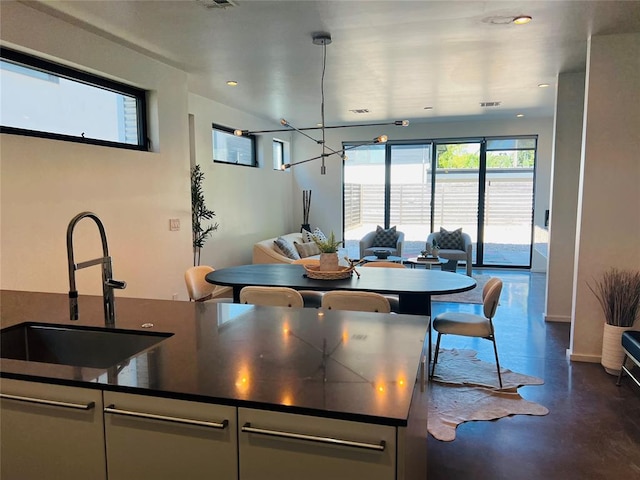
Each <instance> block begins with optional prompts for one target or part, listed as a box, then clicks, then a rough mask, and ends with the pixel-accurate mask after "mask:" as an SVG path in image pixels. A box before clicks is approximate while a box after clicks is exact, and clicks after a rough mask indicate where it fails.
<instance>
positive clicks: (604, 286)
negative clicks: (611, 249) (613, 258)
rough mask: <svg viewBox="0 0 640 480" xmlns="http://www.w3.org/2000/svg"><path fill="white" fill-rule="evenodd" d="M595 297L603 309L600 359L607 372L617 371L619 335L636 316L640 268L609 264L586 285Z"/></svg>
mask: <svg viewBox="0 0 640 480" xmlns="http://www.w3.org/2000/svg"><path fill="white" fill-rule="evenodd" d="M587 286H588V287H589V289H590V290H591V291H592V292H593V294H594V295H595V296H596V298H597V299H598V302H599V303H600V306H601V307H602V311H603V312H604V319H605V324H604V334H603V337H602V359H601V361H600V362H601V363H602V366H603V367H604V369H605V370H606V371H607V373H610V374H613V375H617V374H618V373H619V372H620V367H621V365H622V360H623V358H624V351H623V350H622V345H621V337H622V333H623V332H624V331H625V330H630V329H631V328H632V327H633V324H634V322H635V321H636V319H637V318H638V317H639V316H640V272H632V271H627V270H618V269H616V268H611V269H609V270H608V271H606V272H605V273H603V274H602V276H601V277H600V278H599V279H598V280H596V282H595V284H594V286H591V285H587Z"/></svg>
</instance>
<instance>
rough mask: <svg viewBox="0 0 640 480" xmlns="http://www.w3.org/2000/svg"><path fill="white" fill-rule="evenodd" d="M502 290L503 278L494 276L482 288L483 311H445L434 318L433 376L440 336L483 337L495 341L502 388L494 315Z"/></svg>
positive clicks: (499, 379) (494, 348)
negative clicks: (436, 333) (435, 333)
mask: <svg viewBox="0 0 640 480" xmlns="http://www.w3.org/2000/svg"><path fill="white" fill-rule="evenodd" d="M501 292H502V280H500V279H499V278H496V277H492V278H490V279H489V281H487V283H486V284H485V286H484V288H483V290H482V302H483V313H484V316H482V315H474V314H472V313H464V312H445V313H441V314H440V315H438V316H436V317H435V318H434V319H433V329H434V330H435V331H436V332H438V339H437V340H436V353H435V355H434V358H433V365H432V367H431V375H429V378H433V375H434V372H435V370H436V363H438V350H439V349H440V337H441V336H442V335H462V336H465V337H481V338H486V339H487V340H490V341H491V342H493V351H494V353H495V355H496V368H497V370H498V382H499V383H500V388H502V375H501V374H500V361H499V360H498V347H497V346H496V337H495V332H494V328H493V317H494V316H495V314H496V310H497V309H498V301H499V299H500V293H501Z"/></svg>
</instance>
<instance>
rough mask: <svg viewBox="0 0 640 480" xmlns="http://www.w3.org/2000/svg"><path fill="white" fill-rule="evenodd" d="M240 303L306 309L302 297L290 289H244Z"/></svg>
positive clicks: (241, 291) (241, 292) (252, 287)
mask: <svg viewBox="0 0 640 480" xmlns="http://www.w3.org/2000/svg"><path fill="white" fill-rule="evenodd" d="M240 303H250V304H252V305H266V306H271V307H297V308H303V307H304V300H303V299H302V295H300V293H298V292H297V291H296V290H294V289H293V288H288V287H257V286H249V287H243V288H242V290H240Z"/></svg>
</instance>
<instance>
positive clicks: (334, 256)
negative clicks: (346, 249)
mask: <svg viewBox="0 0 640 480" xmlns="http://www.w3.org/2000/svg"><path fill="white" fill-rule="evenodd" d="M338 268H339V266H338V253H337V252H334V253H321V254H320V270H321V271H323V272H335V271H337V270H338Z"/></svg>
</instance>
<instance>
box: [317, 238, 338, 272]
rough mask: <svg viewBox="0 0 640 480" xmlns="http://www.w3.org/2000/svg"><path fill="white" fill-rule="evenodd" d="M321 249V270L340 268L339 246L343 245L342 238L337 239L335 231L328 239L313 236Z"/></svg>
mask: <svg viewBox="0 0 640 480" xmlns="http://www.w3.org/2000/svg"><path fill="white" fill-rule="evenodd" d="M313 241H314V242H316V245H318V248H319V249H320V270H321V271H337V270H338V268H339V267H338V248H339V247H340V245H342V240H336V236H335V235H334V234H333V231H332V232H331V233H330V234H329V237H328V238H326V239H324V240H323V239H320V238H318V237H316V236H314V237H313Z"/></svg>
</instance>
